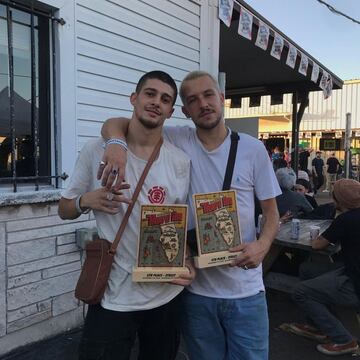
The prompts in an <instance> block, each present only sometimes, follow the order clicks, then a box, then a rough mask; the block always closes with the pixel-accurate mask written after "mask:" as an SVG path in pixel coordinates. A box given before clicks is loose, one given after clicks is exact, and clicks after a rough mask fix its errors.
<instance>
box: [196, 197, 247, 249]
mask: <svg viewBox="0 0 360 360" xmlns="http://www.w3.org/2000/svg"><path fill="white" fill-rule="evenodd" d="M194 205H195V213H196V216H195V217H196V227H197V238H198V244H199V250H200V253H201V254H210V253H214V252H218V251H226V250H228V249H229V248H231V247H234V246H237V245H239V244H241V233H240V226H239V219H238V211H237V203H236V193H235V191H232V190H229V191H220V192H214V193H207V194H195V195H194Z"/></svg>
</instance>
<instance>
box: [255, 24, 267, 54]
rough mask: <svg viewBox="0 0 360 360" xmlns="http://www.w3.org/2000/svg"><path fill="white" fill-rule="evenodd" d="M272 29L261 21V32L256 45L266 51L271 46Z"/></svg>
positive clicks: (258, 34)
mask: <svg viewBox="0 0 360 360" xmlns="http://www.w3.org/2000/svg"><path fill="white" fill-rule="evenodd" d="M269 35H270V28H269V27H268V26H267V25H266V24H264V23H263V22H262V21H260V20H259V30H258V33H257V37H256V41H255V45H256V46H258V47H259V48H261V49H263V50H266V49H267V47H268V45H269Z"/></svg>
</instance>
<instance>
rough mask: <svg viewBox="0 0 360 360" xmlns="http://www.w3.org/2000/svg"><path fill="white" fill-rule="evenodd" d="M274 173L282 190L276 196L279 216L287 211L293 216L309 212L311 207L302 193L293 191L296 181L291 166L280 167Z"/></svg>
mask: <svg viewBox="0 0 360 360" xmlns="http://www.w3.org/2000/svg"><path fill="white" fill-rule="evenodd" d="M275 175H276V178H277V179H278V182H279V185H280V188H281V190H282V194H281V195H278V196H277V197H276V203H277V207H278V211H279V215H280V217H283V216H284V215H286V213H288V212H290V213H291V215H292V216H294V217H296V216H299V215H301V214H307V213H310V212H311V211H312V210H313V207H312V206H311V205H310V204H309V202H308V201H307V200H306V199H305V197H304V196H303V195H301V194H298V193H297V192H295V191H293V188H294V186H295V183H296V174H295V172H294V170H293V169H291V168H280V169H278V170H277V171H276V173H275Z"/></svg>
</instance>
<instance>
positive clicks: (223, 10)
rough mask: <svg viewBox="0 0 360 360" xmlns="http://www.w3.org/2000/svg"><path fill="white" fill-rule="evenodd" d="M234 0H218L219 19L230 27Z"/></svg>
mask: <svg viewBox="0 0 360 360" xmlns="http://www.w3.org/2000/svg"><path fill="white" fill-rule="evenodd" d="M233 7H234V0H219V19H220V20H221V21H222V22H223V23H224V24H225V25H226V26H227V27H230V24H231V17H232V12H233Z"/></svg>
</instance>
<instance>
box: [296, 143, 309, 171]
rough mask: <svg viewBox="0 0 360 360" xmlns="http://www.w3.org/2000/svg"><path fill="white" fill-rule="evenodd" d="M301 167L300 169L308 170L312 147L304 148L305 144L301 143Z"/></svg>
mask: <svg viewBox="0 0 360 360" xmlns="http://www.w3.org/2000/svg"><path fill="white" fill-rule="evenodd" d="M299 151H300V153H299V167H300V170H302V171H306V172H308V165H309V164H308V162H309V157H310V153H311V152H312V149H304V147H303V146H300V145H299Z"/></svg>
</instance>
